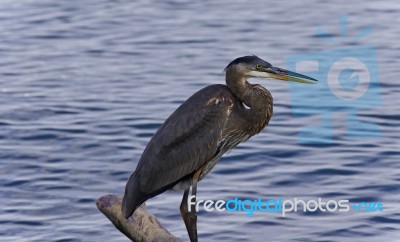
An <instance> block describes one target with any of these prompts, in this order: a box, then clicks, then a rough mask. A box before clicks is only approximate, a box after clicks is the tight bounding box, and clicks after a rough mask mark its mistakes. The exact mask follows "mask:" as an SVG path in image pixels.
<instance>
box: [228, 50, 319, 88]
mask: <svg viewBox="0 0 400 242" xmlns="http://www.w3.org/2000/svg"><path fill="white" fill-rule="evenodd" d="M225 70H227V71H228V70H233V71H235V72H236V73H237V74H239V75H242V76H245V77H246V78H250V77H258V78H271V79H278V80H284V81H293V82H300V83H307V84H315V83H317V82H318V81H317V80H315V79H314V78H311V77H308V76H305V75H302V74H299V73H296V72H292V71H288V70H285V69H281V68H278V67H275V66H272V65H271V64H270V63H268V62H266V61H264V60H262V59H260V58H258V57H257V56H255V55H252V56H244V57H240V58H237V59H235V60H234V61H232V62H231V63H229V65H228V66H227V67H226V68H225Z"/></svg>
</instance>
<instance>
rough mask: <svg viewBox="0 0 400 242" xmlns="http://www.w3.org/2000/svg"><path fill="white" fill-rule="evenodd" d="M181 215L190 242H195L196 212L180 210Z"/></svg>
mask: <svg viewBox="0 0 400 242" xmlns="http://www.w3.org/2000/svg"><path fill="white" fill-rule="evenodd" d="M181 215H182V218H183V221H184V222H185V225H186V230H187V231H188V234H189V238H190V241H191V242H197V241H198V238H197V215H196V211H194V212H193V210H192V211H190V212H189V211H187V210H186V211H182V210H181Z"/></svg>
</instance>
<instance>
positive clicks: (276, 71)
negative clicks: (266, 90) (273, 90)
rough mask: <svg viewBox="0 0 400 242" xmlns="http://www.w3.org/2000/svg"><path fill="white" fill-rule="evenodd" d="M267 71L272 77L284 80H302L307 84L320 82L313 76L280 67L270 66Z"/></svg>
mask: <svg viewBox="0 0 400 242" xmlns="http://www.w3.org/2000/svg"><path fill="white" fill-rule="evenodd" d="M265 72H267V73H268V74H269V76H270V77H271V78H274V79H279V80H284V81H292V82H300V83H306V84H316V83H317V82H318V80H316V79H314V78H312V77H309V76H305V75H302V74H299V73H296V72H293V71H288V70H285V69H281V68H278V67H270V68H268V69H266V70H265Z"/></svg>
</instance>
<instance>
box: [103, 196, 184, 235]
mask: <svg viewBox="0 0 400 242" xmlns="http://www.w3.org/2000/svg"><path fill="white" fill-rule="evenodd" d="M121 204H122V196H121V195H105V196H102V197H100V198H99V199H97V201H96V205H97V208H98V209H99V210H100V211H101V212H102V213H103V214H104V215H105V216H106V217H107V218H108V219H109V220H110V221H111V222H112V223H113V224H114V225H115V227H116V228H117V229H118V230H119V231H121V232H122V233H123V234H124V235H126V236H127V237H128V238H129V239H131V240H132V241H160V242H161V241H176V242H181V241H183V240H182V239H180V238H178V237H175V236H174V235H172V234H171V233H170V232H168V230H166V229H165V228H164V227H163V226H162V225H161V223H160V222H159V221H158V219H157V218H156V217H155V216H154V215H153V214H150V213H149V212H148V211H147V209H146V205H145V204H144V203H143V204H142V205H141V206H140V207H139V208H137V209H136V211H135V212H134V213H133V214H132V216H131V217H129V218H128V219H125V218H124V216H122V213H121Z"/></svg>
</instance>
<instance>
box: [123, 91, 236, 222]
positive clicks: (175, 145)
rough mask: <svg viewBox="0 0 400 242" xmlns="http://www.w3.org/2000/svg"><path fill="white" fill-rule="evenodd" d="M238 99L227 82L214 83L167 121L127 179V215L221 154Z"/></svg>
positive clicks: (192, 97) (125, 204)
mask: <svg viewBox="0 0 400 242" xmlns="http://www.w3.org/2000/svg"><path fill="white" fill-rule="evenodd" d="M234 99H235V97H234V96H233V95H232V93H231V92H230V91H229V89H228V88H227V87H226V86H223V85H211V86H208V87H206V88H204V89H202V90H200V91H198V92H197V93H195V94H194V95H193V96H191V97H190V98H189V99H188V100H187V101H186V102H184V103H183V104H182V105H181V106H180V107H179V108H178V109H177V110H176V111H175V112H174V113H173V114H172V115H171V116H170V117H169V118H168V119H167V120H166V121H165V122H164V124H163V125H162V126H161V127H160V129H159V130H158V131H157V132H156V133H155V135H154V136H153V138H152V139H151V140H150V142H149V143H148V145H147V147H146V149H145V150H144V152H143V154H142V157H141V158H140V161H139V164H138V166H137V168H136V170H135V172H134V173H133V174H132V176H131V177H130V179H129V181H128V183H127V186H126V189H125V196H124V202H123V211H124V214H125V215H128V216H129V215H130V214H129V213H130V212H131V211H132V213H133V211H134V210H135V209H136V207H138V206H140V204H141V203H143V202H144V201H145V200H147V199H148V198H151V197H154V196H156V195H158V194H160V193H162V192H163V191H165V190H167V189H168V188H170V187H171V185H174V184H176V183H177V182H178V181H179V180H181V179H182V178H184V177H186V176H188V175H190V174H192V173H193V172H194V171H196V170H197V169H198V168H200V167H201V166H202V165H203V164H205V163H206V162H208V161H209V160H211V159H212V158H213V157H214V156H215V155H216V154H217V152H218V145H219V142H220V141H221V135H222V130H223V128H224V126H225V123H226V121H227V120H228V117H229V114H230V112H231V110H232V106H233V103H234Z"/></svg>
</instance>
